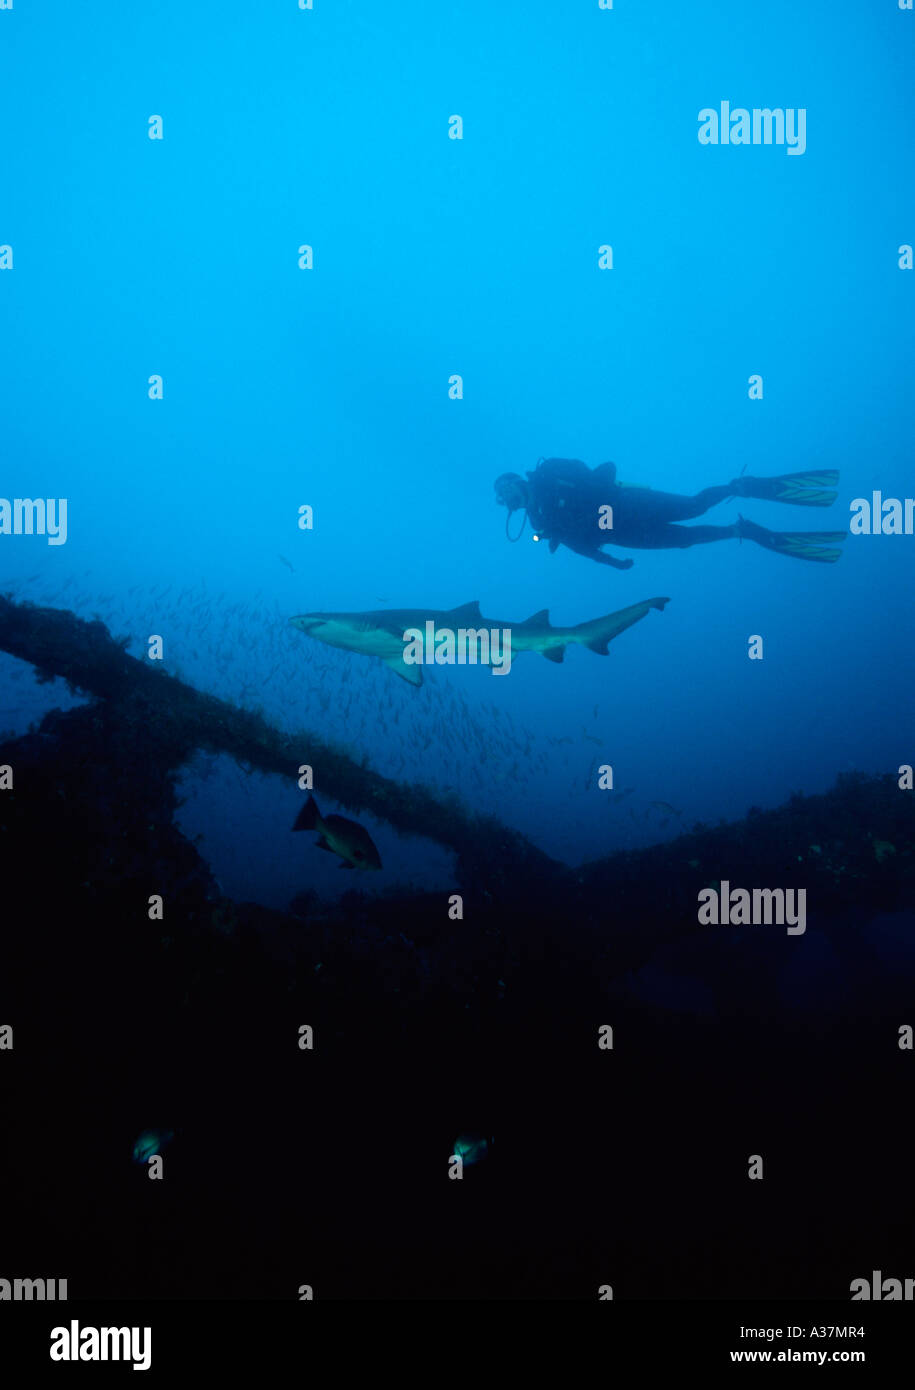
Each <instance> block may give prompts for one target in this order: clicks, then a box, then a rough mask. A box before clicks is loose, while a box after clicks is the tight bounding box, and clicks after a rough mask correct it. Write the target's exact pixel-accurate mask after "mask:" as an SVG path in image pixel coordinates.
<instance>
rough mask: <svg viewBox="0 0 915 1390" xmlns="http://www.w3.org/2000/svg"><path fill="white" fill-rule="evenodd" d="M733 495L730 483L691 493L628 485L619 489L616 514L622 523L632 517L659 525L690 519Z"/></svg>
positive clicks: (648, 524) (641, 522) (642, 522)
mask: <svg viewBox="0 0 915 1390" xmlns="http://www.w3.org/2000/svg"><path fill="white" fill-rule="evenodd" d="M733 496H734V485H733V483H722V484H721V485H720V486H719V487H706V488H703V489H702V491H701V492H697V493H695V494H694V495H693V496H692V497H687V496H684V495H683V494H682V493H679V492H655V490H654V488H650V487H627V488H623V489H622V490H621V493H620V495H619V498H618V503H617V507H616V509H615V515H616V516H617V517H618V518H619V523H620V524H621V525H625V523H626V521H627V520H628V519H629V518H630V517H631V518H632V520H633V524H634V525H635V526H640V525H643V524H644V525H645V526H649V527H654V526H661V525H665V524H667V523H669V522H672V521H690V520H692V518H693V517H694V516H701V515H702V513H703V512H707V511H708V509H709V508H710V507H715V506H717V505H718V503H719V502H724V501H726V500H727V498H729V497H733Z"/></svg>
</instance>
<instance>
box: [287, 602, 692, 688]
mask: <svg viewBox="0 0 915 1390" xmlns="http://www.w3.org/2000/svg"><path fill="white" fill-rule="evenodd" d="M669 601H670V600H669V599H666V598H647V599H643V600H642V602H641V603H633V604H632V605H631V606H630V607H629V608H621V609H620V610H619V611H618V612H616V613H607V614H606V615H605V616H604V617H602V618H592V619H591V620H590V621H589V622H585V623H578V624H577V626H575V627H551V626H550V615H549V611H548V610H547V609H546V608H543V609H541V611H540V612H539V613H535V614H534V615H533V617H530V618H528V619H527V621H526V622H523V623H507V622H503V621H502V620H501V619H495V618H484V617H483V615H482V613H481V612H480V605H479V603H477V602H474V603H465V604H462V605H461V607H459V608H449V609H440V608H431V609H430V608H386V609H379V610H377V611H376V612H369V613H300V614H299V615H298V616H297V617H295V618H290V619H289V621H290V622H291V623H292V625H293V627H297V628H298V629H299V631H300V632H304V633H307V634H308V636H309V637H316V638H317V639H318V641H319V642H326V643H327V645H328V646H330V647H341V648H342V649H343V650H344V651H347V652H359V653H360V654H361V655H362V656H377V657H379V658H380V659H381V660H382V661H383V662H384V664H385V665H386V666H388V667H389V668H390V669H391V670H392V671H393V672H394V674H395V675H398V676H400V677H401V678H402V679H403V680H405V681H409V683H410V685H422V683H423V670H422V668H423V665H426V666H430V665H433V664H434V665H442V666H444V665H452V664H454V663H455V662H457V663H459V664H460V665H465V664H469V665H475V664H476V663H477V661H478V660H479V663H480V664H481V665H484V664H485V665H491V666H492V667H493V669H494V671H496V673H497V674H504V673H505V672H506V671H507V669H508V667H509V666H510V665H511V659H512V655H515V654H517V653H518V652H541V653H542V654H543V656H545V657H546V658H547V660H549V661H562V659H563V656H564V655H565V649H566V647H567V646H569V645H570V644H572V643H577V644H578V646H580V647H587V648H588V650H589V651H592V652H597V653H598V655H599V656H606V655H607V645H608V643H609V642H611V641H612V640H613V638H614V637H617V636H618V635H619V634H620V633H621V632H624V631H625V629H626V628H627V627H631V626H632V624H633V623H637V622H639V620H640V619H641V618H644V617H645V615H646V613H647V612H648V610H649V609H650V608H660V609H663V607H664V605H665V603H668V602H669Z"/></svg>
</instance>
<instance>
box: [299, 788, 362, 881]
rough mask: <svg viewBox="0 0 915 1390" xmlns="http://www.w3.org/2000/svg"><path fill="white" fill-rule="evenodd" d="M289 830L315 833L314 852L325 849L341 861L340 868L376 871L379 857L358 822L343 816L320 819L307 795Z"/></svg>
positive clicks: (319, 813)
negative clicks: (316, 841) (314, 831)
mask: <svg viewBox="0 0 915 1390" xmlns="http://www.w3.org/2000/svg"><path fill="white" fill-rule="evenodd" d="M292 828H293V830H316V831H317V832H318V849H328V850H330V852H331V854H337V855H339V856H340V858H341V859H342V861H343V862H342V864H341V865H340V868H341V869H380V868H381V855H380V854H379V853H378V850H377V849H376V848H375V845H374V842H373V840H372V837H371V835H370V834H369V832H368V831H367V830H366V828H365V826H364V825H360V824H359V823H358V821H354V820H348V819H347V818H346V816H322V815H321V812H320V811H319V810H318V803H317V802H316V801H315V799H314V797H313V796H310V797H309V798H308V800H307V801H306V803H305V805H304V806H303V807H302V809H301V811H300V812H299V814H298V815H297V816H296V821H295V825H294V826H293V827H292Z"/></svg>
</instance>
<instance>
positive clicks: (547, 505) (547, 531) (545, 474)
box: [527, 459, 740, 569]
mask: <svg viewBox="0 0 915 1390" xmlns="http://www.w3.org/2000/svg"><path fill="white" fill-rule="evenodd" d="M733 496H734V484H733V483H724V484H722V485H721V486H720V487H706V488H703V489H702V491H701V492H697V493H696V494H695V496H693V497H685V496H682V495H680V494H679V493H675V492H656V491H655V490H654V488H650V487H627V486H624V485H623V484H620V483H618V482H617V481H616V465H615V464H613V463H602V464H600V465H599V467H597V468H594V469H591V468H589V467H588V465H587V464H586V463H582V461H581V459H545V460H544V461H543V463H541V464H539V466H538V467H537V468H536V469H535V470H534V472H533V473H528V503H527V513H528V516H529V517H530V519H531V524H532V525H533V527H534V528H535V530H536V531H537V532H538V533H539V534H540V535H542V536H543V537H544V538H545V539H546V540H548V541H549V542H550V550H551V551H554V550H556V548H557V547H558V546H560V545H564V546H566V547H567V548H568V549H569V550H574V551H575V552H576V553H577V554H579V555H584V556H586V557H587V558H588V559H589V560H597V561H598V562H599V563H600V564H604V565H613V567H614V568H615V569H629V567H630V566H631V565H632V563H633V562H632V560H617V559H616V558H615V557H614V556H612V555H605V554H604V553H603V552H602V551H601V549H600V547H601V546H602V545H608V544H609V545H614V544H615V545H624V546H626V547H628V548H630V549H633V550H670V549H676V550H683V549H686V547H688V546H691V545H704V544H707V543H708V542H710V541H725V540H733V539H734V537H735V536H737V535H739V534H740V532H739V527H738V526H737V525H736V524H735V525H731V526H676V525H674V523H675V522H678V521H688V520H690V518H692V517H696V516H701V515H702V514H703V512H706V511H708V509H709V507H714V506H715V505H716V504H717V503H718V502H723V501H725V500H726V498H728V497H733ZM605 506H610V507H612V508H613V525H612V528H610V529H606V528H605V527H601V526H600V524H599V523H600V519H601V511H600V508H601V507H605ZM604 515H606V513H605V514H604Z"/></svg>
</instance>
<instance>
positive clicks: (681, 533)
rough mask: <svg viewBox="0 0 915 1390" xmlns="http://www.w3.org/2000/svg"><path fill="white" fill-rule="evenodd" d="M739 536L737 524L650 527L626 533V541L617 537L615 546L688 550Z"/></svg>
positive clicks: (629, 548)
mask: <svg viewBox="0 0 915 1390" xmlns="http://www.w3.org/2000/svg"><path fill="white" fill-rule="evenodd" d="M739 535H740V528H739V526H738V524H737V522H735V523H734V525H733V526H651V527H647V526H646V527H643V528H642V529H641V530H640V531H638V532H632V533H628V532H627V535H626V539H625V540H623V539H622V537H617V539H616V544H617V545H625V546H626V548H627V550H688V549H689V547H690V546H691V545H708V544H710V543H711V542H712V541H732V540H736V539H737V537H738V536H739Z"/></svg>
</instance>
